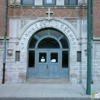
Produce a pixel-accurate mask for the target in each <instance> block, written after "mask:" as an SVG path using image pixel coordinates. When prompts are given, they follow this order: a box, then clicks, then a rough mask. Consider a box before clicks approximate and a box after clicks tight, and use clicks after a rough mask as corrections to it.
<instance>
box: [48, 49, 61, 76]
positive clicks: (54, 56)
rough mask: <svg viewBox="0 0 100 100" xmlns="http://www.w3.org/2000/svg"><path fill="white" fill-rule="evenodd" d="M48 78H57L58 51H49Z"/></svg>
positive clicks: (58, 66)
mask: <svg viewBox="0 0 100 100" xmlns="http://www.w3.org/2000/svg"><path fill="white" fill-rule="evenodd" d="M49 56H50V57H49V58H50V59H49V78H59V68H60V65H59V52H58V51H50V52H49Z"/></svg>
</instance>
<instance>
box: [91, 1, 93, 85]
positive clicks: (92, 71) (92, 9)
mask: <svg viewBox="0 0 100 100" xmlns="http://www.w3.org/2000/svg"><path fill="white" fill-rule="evenodd" d="M91 55H92V59H91V84H93V0H91Z"/></svg>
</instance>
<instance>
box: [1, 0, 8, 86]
mask: <svg viewBox="0 0 100 100" xmlns="http://www.w3.org/2000/svg"><path fill="white" fill-rule="evenodd" d="M7 16H8V0H5V13H4V50H3V75H2V84H4V83H5V71H6V70H5V65H6V35H7Z"/></svg>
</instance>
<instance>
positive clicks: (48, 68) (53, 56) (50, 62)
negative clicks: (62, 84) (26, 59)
mask: <svg viewBox="0 0 100 100" xmlns="http://www.w3.org/2000/svg"><path fill="white" fill-rule="evenodd" d="M58 54H59V52H58V51H55V52H54V51H53V50H52V51H51V50H45V51H44V50H40V51H38V61H37V67H38V78H59V68H60V65H59V59H58V58H59V55H58ZM43 59H44V60H43Z"/></svg>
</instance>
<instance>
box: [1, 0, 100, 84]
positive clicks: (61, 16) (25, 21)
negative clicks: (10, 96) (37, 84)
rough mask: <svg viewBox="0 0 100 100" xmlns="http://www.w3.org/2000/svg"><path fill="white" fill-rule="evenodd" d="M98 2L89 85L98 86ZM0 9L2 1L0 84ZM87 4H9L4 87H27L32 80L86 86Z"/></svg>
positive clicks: (55, 0)
mask: <svg viewBox="0 0 100 100" xmlns="http://www.w3.org/2000/svg"><path fill="white" fill-rule="evenodd" d="M33 1H34V2H33ZM67 1H68V2H67ZM99 4H100V1H99V0H93V39H92V54H93V55H92V80H93V82H94V83H99V82H100V73H99V70H100V67H99V66H100V49H99V48H100V33H99V24H100V23H99V22H100V19H99V14H100V13H99ZM4 5H5V1H4V0H2V1H0V12H1V13H0V80H1V81H2V59H3V48H4V45H3V34H4ZM86 5H87V0H71V1H69V0H29V2H27V0H9V4H8V24H7V37H6V40H7V41H6V42H7V44H6V47H7V49H6V75H5V78H6V80H5V83H27V82H28V81H29V80H35V79H37V80H39V79H40V80H41V81H42V80H44V79H48V80H52V81H54V80H61V79H64V80H67V81H69V82H70V83H73V84H75V83H86V77H87V7H86ZM97 9H98V10H97ZM42 57H44V58H43V59H42Z"/></svg>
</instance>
